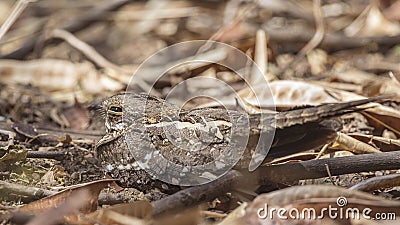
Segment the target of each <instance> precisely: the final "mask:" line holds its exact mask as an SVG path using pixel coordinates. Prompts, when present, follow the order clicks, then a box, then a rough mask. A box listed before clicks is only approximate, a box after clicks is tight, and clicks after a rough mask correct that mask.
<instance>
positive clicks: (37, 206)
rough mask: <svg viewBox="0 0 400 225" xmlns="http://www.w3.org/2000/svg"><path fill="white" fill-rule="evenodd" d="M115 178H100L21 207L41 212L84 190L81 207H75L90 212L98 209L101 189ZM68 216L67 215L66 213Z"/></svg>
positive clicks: (80, 210) (24, 210)
mask: <svg viewBox="0 0 400 225" xmlns="http://www.w3.org/2000/svg"><path fill="white" fill-rule="evenodd" d="M113 181H114V179H105V180H98V181H93V182H89V183H85V184H82V185H79V186H78V187H75V188H71V189H68V190H65V191H62V192H60V193H57V194H55V195H52V196H49V197H46V198H43V199H40V200H38V201H35V202H31V203H29V204H28V205H25V206H23V207H21V208H20V210H21V211H23V212H28V213H34V214H36V213H41V212H44V211H47V210H50V209H52V208H57V207H58V206H60V205H61V204H63V203H64V202H65V201H66V200H67V199H68V198H69V197H70V196H71V195H75V193H77V192H82V190H84V192H85V193H86V194H85V196H86V197H85V198H83V199H80V205H79V208H77V209H74V210H76V211H79V212H81V213H85V214H86V213H90V212H93V211H94V210H96V209H97V199H98V196H99V194H100V191H101V190H102V189H103V188H105V187H107V186H108V185H109V184H110V183H112V182H113ZM65 216H67V215H65Z"/></svg>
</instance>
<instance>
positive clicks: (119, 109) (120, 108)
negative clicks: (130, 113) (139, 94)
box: [108, 106, 122, 113]
mask: <svg viewBox="0 0 400 225" xmlns="http://www.w3.org/2000/svg"><path fill="white" fill-rule="evenodd" d="M108 110H110V111H111V112H114V113H122V107H119V106H111V107H110V108H109V109H108Z"/></svg>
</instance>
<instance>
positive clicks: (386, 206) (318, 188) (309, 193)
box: [221, 185, 400, 225]
mask: <svg viewBox="0 0 400 225" xmlns="http://www.w3.org/2000/svg"><path fill="white" fill-rule="evenodd" d="M329 207H330V208H336V210H335V211H334V212H335V213H336V215H337V216H340V212H343V214H341V215H342V218H343V220H344V221H343V220H341V221H342V223H340V224H343V222H345V221H346V220H347V219H346V217H345V212H346V210H350V211H351V210H353V209H358V210H359V212H360V214H361V213H362V210H364V209H366V208H369V209H371V210H370V211H369V214H367V215H369V216H371V217H374V216H375V215H376V213H385V212H386V213H387V212H391V213H394V214H395V215H397V216H398V215H400V214H399V213H400V202H398V201H391V200H385V199H382V198H379V197H376V196H374V195H370V194H366V193H363V192H360V191H354V190H348V189H345V188H342V187H336V186H324V185H305V186H296V187H291V188H286V189H283V190H279V191H274V192H271V193H268V194H262V195H259V196H258V197H257V198H255V199H254V201H253V202H251V203H249V204H248V205H247V206H244V207H243V206H240V207H239V210H240V212H236V210H235V211H234V212H235V218H232V217H231V216H228V217H227V218H226V219H225V220H224V221H223V222H222V223H221V224H224V225H225V224H228V223H226V221H228V220H229V224H252V225H256V224H260V225H261V224H288V223H290V222H298V223H296V224H309V222H313V223H312V224H326V223H327V222H328V223H330V224H331V223H332V222H334V221H335V220H334V218H332V216H329V214H328V213H329ZM273 209H274V210H273ZM289 212H291V213H290V214H289ZM297 212H299V214H298V217H297V215H296V214H297ZM303 212H304V214H303V215H304V216H306V218H305V219H301V217H300V216H301V214H302V213H303ZM331 215H332V214H331ZM285 216H286V217H287V219H282V217H285ZM292 216H295V217H297V218H292ZM307 216H310V218H311V219H310V218H308V217H307ZM314 216H315V217H314ZM318 216H321V217H320V218H316V217H318ZM360 217H362V215H360ZM313 218H314V219H313ZM338 218H340V217H338ZM338 218H336V219H338ZM350 218H351V216H350ZM394 219H398V218H394ZM347 221H348V222H350V219H349V220H347ZM355 221H357V220H355ZM346 224H347V223H346Z"/></svg>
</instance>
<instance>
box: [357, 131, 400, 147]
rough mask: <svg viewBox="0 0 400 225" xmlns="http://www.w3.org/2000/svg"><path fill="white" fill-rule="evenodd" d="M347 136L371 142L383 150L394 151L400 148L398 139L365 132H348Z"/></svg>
mask: <svg viewBox="0 0 400 225" xmlns="http://www.w3.org/2000/svg"><path fill="white" fill-rule="evenodd" d="M349 136H351V137H353V138H355V139H357V140H360V141H362V142H365V143H371V144H373V145H374V146H377V147H378V148H379V149H380V150H381V151H383V152H390V151H396V150H399V148H400V140H395V139H389V138H384V137H377V136H372V135H366V134H359V133H356V134H349Z"/></svg>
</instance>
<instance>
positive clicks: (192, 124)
mask: <svg viewBox="0 0 400 225" xmlns="http://www.w3.org/2000/svg"><path fill="white" fill-rule="evenodd" d="M377 99H378V98H370V99H363V100H357V101H352V102H347V103H333V104H325V105H321V106H313V107H308V108H302V109H296V110H290V111H286V112H279V113H271V114H268V113H262V114H251V115H249V114H247V113H244V112H237V111H232V110H222V109H215V108H203V109H193V110H182V109H180V108H179V107H177V106H176V105H174V104H170V103H168V102H166V101H165V100H163V99H160V98H157V97H153V96H149V95H146V94H133V93H121V94H117V95H114V96H112V97H110V98H108V99H106V100H104V101H103V102H102V104H101V107H102V108H103V110H104V111H105V127H106V132H107V133H106V135H105V136H104V137H103V138H102V139H101V140H100V141H99V142H98V143H97V145H96V154H97V157H98V158H99V159H100V160H101V161H102V163H103V165H104V167H105V170H106V171H107V173H108V174H109V175H111V176H112V177H114V178H118V179H119V184H120V185H121V186H123V187H134V188H137V189H139V190H141V191H144V192H147V191H148V190H151V189H152V188H154V187H157V188H159V189H160V190H161V191H162V192H165V193H170V192H175V191H176V190H178V189H179V187H177V186H176V185H170V184H168V183H165V182H162V181H159V180H157V179H156V178H155V176H154V175H151V174H149V173H148V172H147V171H146V170H144V169H142V167H141V166H140V165H139V163H137V161H136V160H135V156H139V157H143V158H146V157H147V155H146V154H147V151H148V146H151V148H154V149H156V150H157V151H158V152H159V153H160V155H162V157H164V158H166V159H167V160H169V161H171V162H173V163H176V164H179V165H183V166H199V165H205V164H207V163H210V162H212V161H213V160H215V159H216V158H218V157H219V156H221V154H222V152H223V151H226V150H227V149H228V151H234V149H233V148H234V147H235V146H236V145H243V143H241V142H243V140H246V142H245V143H244V146H245V149H244V153H243V155H242V156H241V158H240V160H239V161H238V162H237V163H236V164H235V166H234V168H235V169H247V168H248V167H249V163H251V160H252V159H254V153H255V149H256V146H261V148H263V146H264V144H265V148H268V149H265V151H266V152H268V150H269V147H271V149H270V151H269V153H268V155H267V158H266V159H264V158H262V160H264V162H266V161H268V160H271V159H273V158H277V157H283V156H287V155H290V154H293V153H297V152H302V151H305V150H309V149H313V148H317V147H320V146H321V145H324V144H326V143H329V142H331V141H333V139H334V138H335V137H336V135H337V133H336V132H337V131H338V130H340V129H341V128H342V125H341V123H340V122H339V121H338V120H336V119H330V118H331V117H335V116H339V115H343V114H346V113H350V112H354V111H359V110H360V109H358V108H355V107H356V106H359V105H363V104H366V103H368V102H371V101H375V100H377ZM233 128H235V133H233V132H232V130H233ZM262 133H264V134H268V135H272V138H273V139H271V143H272V146H271V144H270V145H268V143H266V142H265V143H264V142H263V138H260V134H262ZM274 133H275V135H274ZM265 137H267V136H265ZM232 146H233V147H232ZM224 154H225V153H224ZM134 155H135V156H134ZM235 162H236V161H235ZM149 163H151V164H153V165H156V164H158V162H157V161H152V162H150V161H149ZM226 163H229V162H226ZM160 173H162V171H161V172H160ZM182 176H184V175H182ZM172 179H175V178H172ZM177 179H178V178H177Z"/></svg>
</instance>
